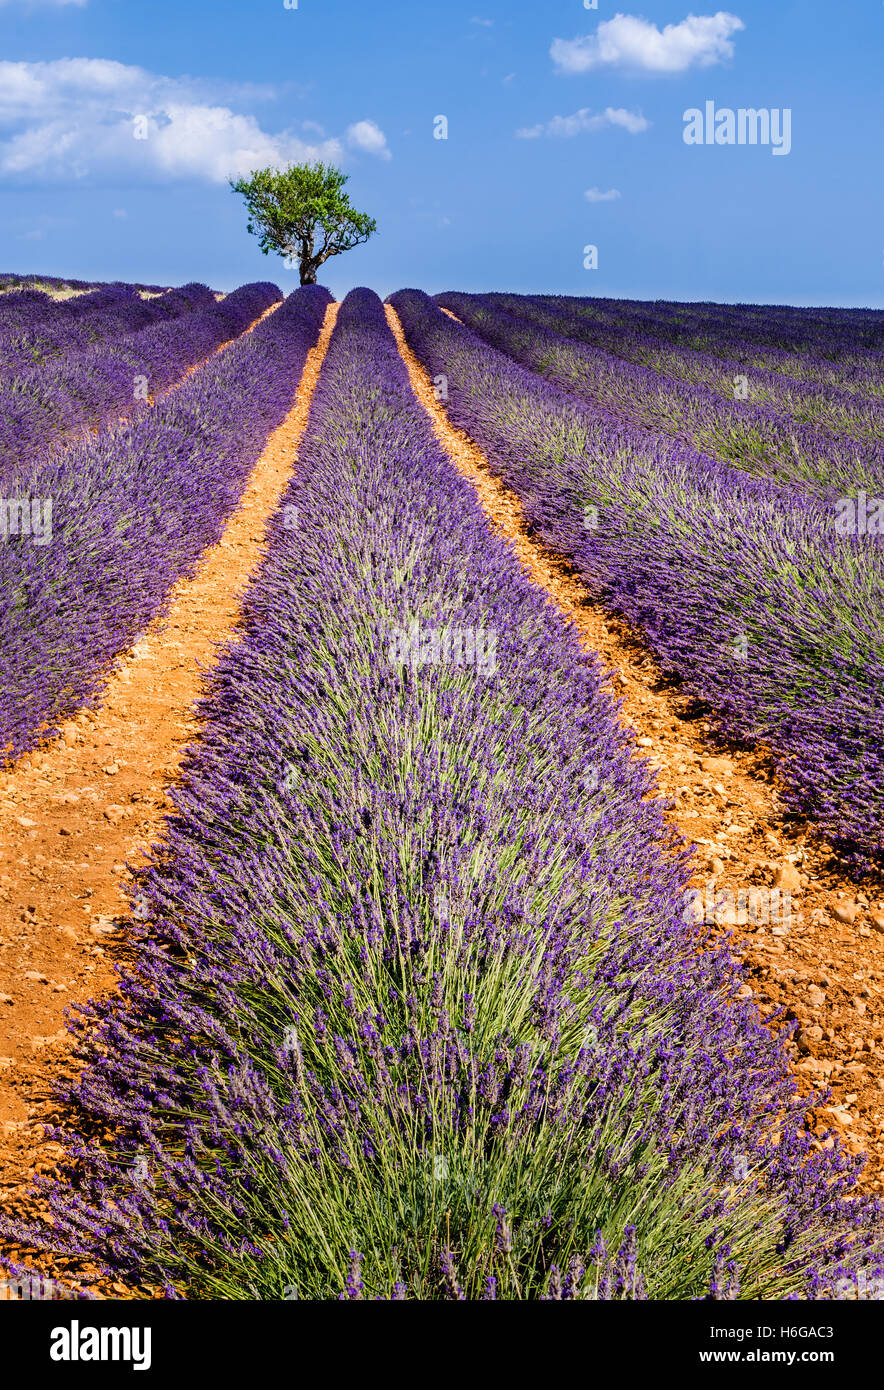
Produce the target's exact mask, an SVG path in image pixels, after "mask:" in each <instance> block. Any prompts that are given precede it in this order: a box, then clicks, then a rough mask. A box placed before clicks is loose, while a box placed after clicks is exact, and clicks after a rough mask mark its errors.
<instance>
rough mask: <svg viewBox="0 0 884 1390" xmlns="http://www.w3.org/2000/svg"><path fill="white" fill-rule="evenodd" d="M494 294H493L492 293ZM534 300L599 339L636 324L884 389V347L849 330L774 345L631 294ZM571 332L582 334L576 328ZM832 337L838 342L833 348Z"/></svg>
mask: <svg viewBox="0 0 884 1390" xmlns="http://www.w3.org/2000/svg"><path fill="white" fill-rule="evenodd" d="M490 297H491V298H494V296H490ZM524 298H525V299H530V300H531V301H532V302H533V303H534V304H535V305H537V306H538V307H541V308H545V309H551V310H553V311H555V312H558V313H565V314H567V315H568V316H569V318H572V319H573V320H574V321H575V324H580V325H582V327H583V329H584V331H585V332H586V333H587V334H588V335H589V336H588V338H587V341H590V342H593V341H595V334H594V330H596V331H598V330H601V331H608V332H611V331H615V332H616V331H617V330H627V331H628V329H629V328H632V329H635V330H636V331H638V332H641V333H646V334H649V335H652V336H654V337H655V338H657V339H659V340H660V341H661V343H664V344H666V346H667V347H669V348H670V349H673V350H679V349H681V350H685V351H697V352H701V353H703V354H706V355H708V356H709V357H712V358H716V357H717V358H737V359H738V360H739V361H740V362H741V364H742V368H743V370H744V371H753V372H757V371H764V372H772V373H777V374H778V375H781V376H785V377H787V378H789V379H790V380H795V381H798V382H804V383H806V384H808V385H809V386H820V387H827V388H831V389H834V390H839V391H845V392H849V393H852V394H857V395H862V396H868V397H870V398H873V399H878V398H880V397H881V396H882V395H884V353H881V352H868V351H863V350H861V349H860V348H859V347H858V345H857V342H856V338H855V337H854V336H852V335H851V334H850V332H849V330H845V329H844V328H842V329H841V331H840V332H839V333H837V334H831V333H830V334H829V335H828V336H827V338H826V339H825V341H824V342H823V343H822V344H818V345H816V347H815V348H814V350H813V351H810V350H809V349H807V348H804V349H802V350H801V351H795V350H792V351H790V350H788V349H787V348H782V347H774V346H772V345H770V344H767V343H765V344H760V343H756V342H750V341H747V339H746V338H745V337H744V336H743V335H742V334H741V332H740V328H739V325H738V324H736V323H734V324H733V325H729V326H725V325H719V326H716V327H712V326H710V327H709V328H707V329H706V330H705V331H699V330H696V329H693V330H688V329H687V328H686V327H685V326H684V325H679V324H673V323H672V322H671V321H670V320H664V319H662V318H661V316H660V315H656V316H654V315H648V314H645V313H641V312H639V311H637V310H635V309H633V308H631V307H630V301H628V300H594V299H576V298H571V297H568V296H557V295H550V296H544V295H531V296H524ZM570 336H573V337H578V336H580V334H578V333H577V332H574V333H572V334H571V335H570ZM833 340H834V341H835V342H836V343H837V347H836V348H835V350H834V351H832V347H831V345H832V342H833Z"/></svg>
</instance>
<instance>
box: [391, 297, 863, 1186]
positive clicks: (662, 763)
mask: <svg viewBox="0 0 884 1390" xmlns="http://www.w3.org/2000/svg"><path fill="white" fill-rule="evenodd" d="M386 310H387V320H388V322H389V324H390V327H391V328H392V330H393V333H394V334H395V336H396V341H397V343H398V345H399V350H400V352H401V354H402V356H403V358H404V360H405V363H406V365H407V367H408V370H409V374H410V376H411V382H412V386H413V387H414V390H415V393H416V395H417V396H418V399H419V400H420V401H421V403H422V405H423V406H424V407H425V409H426V410H427V412H428V413H429V415H430V418H431V419H432V421H433V425H434V427H435V430H436V434H437V436H438V438H439V440H440V442H441V443H442V444H443V445H444V447H445V449H446V450H447V451H448V453H449V454H450V455H451V457H452V459H453V460H454V462H455V464H456V466H457V467H458V468H459V469H460V471H461V472H462V473H463V474H464V476H465V477H467V478H469V479H470V481H471V482H473V483H474V484H475V487H476V490H477V492H478V495H479V499H480V501H481V503H482V506H483V507H484V509H485V511H486V513H487V515H488V518H489V522H490V524H491V525H492V527H493V528H494V529H495V530H496V531H497V532H498V533H499V534H500V535H502V536H504V537H506V539H508V540H509V541H511V543H512V545H513V549H514V551H515V554H516V556H517V557H518V559H519V561H520V563H521V564H522V565H523V566H524V567H525V569H526V570H527V571H528V573H529V574H530V575H531V577H532V578H533V579H534V580H535V582H536V583H538V584H539V585H540V586H541V587H542V588H543V589H544V590H546V592H547V593H548V594H549V595H550V596H551V598H552V599H553V601H554V602H555V603H556V604H557V606H558V607H559V608H560V609H561V611H562V612H563V613H565V614H566V615H567V617H569V618H570V619H571V620H572V621H573V622H574V623H575V625H576V626H577V628H578V630H579V632H580V637H581V640H582V642H583V644H584V646H585V647H587V648H588V649H590V650H592V651H595V652H597V653H599V655H600V656H601V657H602V659H603V661H604V663H605V665H606V666H607V667H608V668H609V671H610V676H609V680H610V685H611V688H612V690H613V692H614V693H615V695H616V696H617V697H618V699H620V700H622V702H623V704H622V718H623V719H624V722H625V723H627V724H628V725H629V726H630V727H631V728H633V729H634V731H635V733H636V736H637V739H638V743H639V745H640V747H641V748H642V749H643V751H644V752H645V753H646V754H647V756H648V757H649V758H650V759H651V760H652V762H653V763H654V765H655V766H656V767H657V769H658V770H659V789H660V792H661V793H663V794H665V795H667V796H668V797H670V798H672V799H673V801H674V803H675V807H674V810H672V812H671V819H672V820H673V821H674V822H675V823H677V825H678V826H679V828H680V829H681V831H682V833H683V834H684V836H685V838H686V839H687V840H688V841H692V842H693V843H694V844H695V846H696V850H697V853H696V862H697V873H696V875H695V879H694V883H695V884H696V886H697V887H698V889H700V890H701V893H700V895H698V898H697V900H696V910H697V915H698V916H705V917H706V919H707V920H709V921H710V922H711V921H715V922H716V923H717V924H718V925H719V926H720V927H721V928H723V929H725V930H730V931H732V932H733V934H734V938H735V941H734V949H735V950H736V952H737V953H738V954H740V955H743V956H744V957H745V961H746V966H747V972H748V973H747V981H748V983H747V984H746V985H744V987H743V988H744V990H745V991H746V992H747V993H750V994H752V995H754V997H755V998H756V1000H757V1003H758V1007H759V1009H760V1011H761V1013H762V1015H763V1016H767V1015H769V1014H771V1013H773V1012H774V1011H775V1010H776V1009H777V1008H778V1007H782V1008H783V1009H784V1010H785V1012H786V1016H787V1017H788V1018H791V1019H798V1020H799V1031H798V1033H797V1035H796V1037H797V1042H796V1044H795V1045H794V1048H793V1052H794V1062H795V1074H796V1077H797V1078H798V1081H799V1085H800V1087H801V1089H802V1093H807V1092H808V1091H809V1090H811V1089H812V1088H814V1087H816V1088H820V1087H822V1086H824V1085H826V1084H828V1085H829V1086H830V1087H831V1090H832V1099H831V1102H830V1103H829V1104H828V1105H827V1106H825V1107H823V1108H821V1109H820V1110H818V1111H817V1112H816V1113H815V1114H814V1116H813V1122H814V1126H815V1128H816V1130H817V1132H818V1133H820V1134H822V1133H823V1132H824V1131H826V1130H837V1131H839V1132H840V1133H841V1134H842V1137H843V1139H844V1142H845V1144H846V1145H847V1147H848V1148H850V1149H851V1150H852V1151H853V1152H855V1153H859V1152H863V1153H866V1154H868V1157H869V1163H868V1166H867V1169H866V1173H865V1175H864V1182H865V1185H866V1186H867V1187H870V1188H872V1189H874V1190H877V1191H881V1192H884V1134H882V1127H881V1126H882V1119H884V1046H882V1043H884V887H879V888H878V890H877V893H878V894H880V897H881V899H882V900H880V901H879V900H878V899H877V898H875V899H873V900H872V901H871V902H870V901H869V898H868V897H867V896H866V895H864V894H858V893H857V890H856V886H855V885H853V884H851V883H850V881H849V880H848V879H847V878H845V877H843V876H842V875H840V874H839V871H838V867H837V863H836V861H835V860H834V858H833V856H832V854H831V851H830V850H828V849H827V847H826V846H824V845H821V844H820V843H819V842H818V841H816V840H815V839H814V838H812V837H811V835H810V833H809V831H808V827H807V826H806V824H805V823H804V822H802V821H800V820H798V819H796V818H794V817H792V816H788V815H786V814H785V813H784V811H783V809H782V803H781V801H780V798H779V795H778V792H777V788H776V784H775V781H774V778H773V776H772V774H771V769H770V765H769V763H768V761H767V760H766V759H765V758H764V757H763V756H762V755H760V754H758V753H755V752H751V751H747V750H745V749H740V748H736V747H731V748H729V749H728V750H727V751H726V753H724V754H723V753H722V752H721V750H720V748H714V747H713V746H712V745H711V743H710V741H709V738H708V735H709V733H710V726H709V724H708V723H707V722H705V721H704V719H703V717H702V712H698V710H697V707H696V705H695V703H694V702H693V701H691V700H690V699H689V698H688V697H687V696H686V695H685V693H684V691H683V690H682V689H681V688H680V687H679V686H677V685H672V684H666V683H665V682H664V681H663V680H662V679H661V674H660V670H659V668H658V666H657V664H656V662H655V660H654V658H653V656H652V655H651V653H650V652H649V651H648V649H647V647H646V646H645V645H644V643H643V641H642V639H641V637H640V636H639V635H638V634H636V633H635V632H632V631H631V630H630V629H629V628H628V626H627V625H626V624H625V623H624V622H622V621H621V620H619V619H618V618H617V617H616V616H612V615H611V613H609V612H606V610H605V608H604V606H603V605H602V604H601V603H600V602H598V601H596V600H595V599H594V598H593V597H592V595H591V594H590V593H589V592H588V591H587V589H586V587H585V586H584V585H583V584H582V583H581V582H580V580H579V579H578V578H577V577H576V575H575V572H574V570H573V567H572V566H571V565H570V564H569V563H568V562H567V561H566V560H564V559H562V558H560V557H558V556H556V555H554V554H552V553H551V552H550V551H548V550H547V549H546V548H545V547H544V546H543V545H541V544H540V542H539V541H537V540H536V539H535V538H534V537H533V536H532V535H531V533H530V530H529V527H528V525H527V523H526V521H525V518H524V514H523V512H522V506H521V503H520V501H519V499H518V498H517V497H516V495H515V494H514V493H512V492H510V491H509V489H508V488H507V487H506V486H505V485H504V484H503V483H501V482H500V481H499V480H498V479H497V478H495V477H494V476H493V475H492V473H491V470H490V468H489V466H488V463H487V462H486V460H485V458H484V457H483V455H482V453H481V451H480V450H479V449H478V448H477V447H476V445H475V444H474V443H473V442H472V440H470V439H469V438H468V437H467V436H466V435H465V434H462V433H461V432H460V431H459V430H456V429H454V427H453V426H452V425H451V423H450V421H449V420H448V417H447V416H446V414H445V411H444V410H443V408H442V406H441V405H440V404H439V403H438V401H437V400H436V399H435V396H434V393H433V387H432V384H431V382H430V379H429V377H428V375H427V374H426V373H425V372H424V370H423V368H422V367H421V366H420V364H419V362H418V361H417V359H416V358H415V356H414V354H413V353H412V352H411V351H410V349H409V348H408V346H407V344H406V343H405V339H404V336H403V333H402V329H401V325H400V324H399V321H398V318H397V316H396V313H395V311H394V310H393V308H392V307H391V306H390V305H387V306H386ZM451 317H452V318H454V317H455V315H453V314H452V315H451ZM775 888H777V889H778V892H774V891H773V890H774V889H775ZM818 1142H822V1141H818ZM825 1142H828V1143H829V1144H831V1142H832V1141H831V1140H828V1141H825Z"/></svg>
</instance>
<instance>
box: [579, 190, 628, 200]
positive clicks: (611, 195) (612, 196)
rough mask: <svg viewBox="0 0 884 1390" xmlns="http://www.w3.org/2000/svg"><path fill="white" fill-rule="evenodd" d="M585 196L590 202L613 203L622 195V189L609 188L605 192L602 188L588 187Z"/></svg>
mask: <svg viewBox="0 0 884 1390" xmlns="http://www.w3.org/2000/svg"><path fill="white" fill-rule="evenodd" d="M583 196H584V198H585V199H586V201H587V202H588V203H613V202H616V200H617V199H618V198H619V197H620V189H619V188H609V189H608V191H607V192H606V193H603V192H602V190H601V189H600V188H587V190H586V192H585V193H584V195H583Z"/></svg>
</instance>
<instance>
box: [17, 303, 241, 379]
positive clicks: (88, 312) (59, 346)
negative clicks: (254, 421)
mask: <svg viewBox="0 0 884 1390" xmlns="http://www.w3.org/2000/svg"><path fill="white" fill-rule="evenodd" d="M80 303H81V304H82V312H79V313H76V314H75V313H73V312H70V313H66V312H64V310H66V309H68V308H70V309H71V310H73V309H74V307H75V306H76V305H77V301H76V300H69V301H67V303H65V304H62V305H59V306H58V309H57V310H56V312H55V313H52V314H49V315H47V314H46V310H45V309H44V308H43V307H42V306H39V305H38V306H35V307H34V309H33V311H32V313H30V314H28V313H22V312H21V310H19V311H18V312H17V313H16V314H15V315H7V316H5V317H2V316H0V372H2V373H4V374H5V375H11V374H14V373H20V372H23V371H27V370H29V369H31V368H34V367H38V366H40V365H42V364H43V363H45V362H53V361H57V360H58V359H59V358H60V357H63V356H64V355H65V354H68V353H72V352H82V351H83V350H85V349H87V348H90V347H92V345H93V344H95V343H99V342H105V343H107V342H109V341H110V340H112V339H114V338H120V337H124V336H125V335H126V334H129V333H135V332H137V331H138V330H139V329H143V328H148V327H149V326H150V325H151V324H154V323H164V322H168V321H171V320H172V319H177V318H180V317H181V315H182V314H187V313H189V312H190V311H191V310H192V309H197V308H206V307H207V306H209V305H214V303H215V296H214V294H213V292H212V291H211V290H210V289H209V287H208V286H207V285H199V284H192V285H184V286H182V288H181V289H180V290H170V291H169V292H168V293H167V294H161V295H156V296H155V297H154V298H152V299H142V298H141V296H140V295H139V294H136V293H135V291H134V290H131V289H129V288H120V289H114V290H107V291H105V290H102V291H99V292H98V293H97V294H95V295H83V296H82V297H81V301H80Z"/></svg>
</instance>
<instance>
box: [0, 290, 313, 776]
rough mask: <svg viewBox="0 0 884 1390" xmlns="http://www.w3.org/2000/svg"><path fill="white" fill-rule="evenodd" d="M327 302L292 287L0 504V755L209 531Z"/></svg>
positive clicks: (186, 564)
mask: <svg viewBox="0 0 884 1390" xmlns="http://www.w3.org/2000/svg"><path fill="white" fill-rule="evenodd" d="M328 300H329V295H328V292H327V291H325V290H320V289H311V290H309V291H305V290H302V291H299V292H297V293H296V294H294V295H292V296H290V298H289V299H288V300H287V301H286V303H285V304H284V305H283V306H282V307H281V308H280V309H278V310H277V312H276V313H275V314H273V315H272V316H271V317H270V318H269V319H267V320H266V321H265V322H264V323H262V324H260V325H259V326H258V327H257V328H256V329H255V331H254V333H252V334H251V335H249V336H248V337H247V338H242V339H241V340H240V341H238V342H237V343H235V344H233V345H232V346H231V347H230V348H228V349H227V351H225V352H223V353H221V354H219V355H218V356H217V357H214V358H212V359H211V360H210V361H209V362H207V363H206V364H205V365H204V366H202V367H201V368H200V369H199V370H198V371H197V372H195V373H194V374H193V375H192V376H191V377H190V378H189V380H188V381H187V382H185V383H184V384H183V385H181V386H180V387H178V388H177V389H176V390H174V391H172V392H170V393H169V395H168V396H167V397H166V398H164V399H163V400H162V401H161V402H160V403H159V404H158V405H156V406H155V407H154V409H153V410H151V411H149V412H147V413H145V414H143V415H141V416H139V417H138V418H137V419H135V420H134V421H132V422H131V423H129V424H127V425H124V426H121V427H119V428H117V429H115V430H112V431H108V432H107V433H106V434H104V435H102V436H101V437H100V438H98V439H96V440H94V441H92V442H87V443H82V444H75V445H72V446H71V448H70V449H68V450H66V451H65V452H64V454H63V455H61V456H58V457H55V458H51V457H50V458H45V459H43V460H42V461H41V462H39V463H38V464H36V465H35V466H33V467H32V468H31V469H30V470H29V471H28V473H27V476H26V477H25V476H23V477H21V478H20V479H19V480H18V482H17V484H16V485H15V486H14V488H13V490H12V491H11V492H9V493H7V495H6V497H5V498H4V499H3V500H2V502H0V592H2V593H3V597H4V605H3V609H2V612H0V686H2V689H3V692H4V700H3V705H2V708H0V755H5V756H8V757H11V758H15V757H17V756H19V755H20V754H21V753H23V752H24V751H25V750H26V749H28V748H31V747H33V746H34V744H35V743H36V742H37V741H39V740H40V739H41V738H43V737H45V736H47V735H48V734H49V733H51V732H52V731H53V730H54V728H55V727H56V725H57V723H58V721H59V720H61V719H63V718H65V717H67V716H68V715H70V714H71V713H72V712H73V711H74V710H76V709H77V708H78V707H79V706H81V705H82V704H84V703H86V702H88V701H90V700H92V699H94V698H95V697H96V695H97V694H98V692H99V691H100V690H101V689H102V687H103V683H104V681H105V679H106V676H107V672H108V669H109V666H110V663H111V662H112V661H113V659H114V658H115V657H116V656H117V655H118V654H119V653H120V652H121V651H123V650H125V648H126V647H127V645H128V644H129V643H130V642H131V641H132V640H133V638H134V637H135V636H136V635H137V634H138V633H139V632H141V631H142V630H143V628H144V627H145V626H146V625H147V623H148V622H149V621H150V620H151V619H152V618H153V617H155V616H156V614H157V613H159V612H160V611H161V610H162V608H163V606H164V604H165V602H166V600H167V597H168V594H169V591H170V590H171V588H172V586H173V585H174V584H175V582H176V581H177V580H178V579H180V578H181V577H182V576H185V575H188V574H190V573H191V572H192V571H193V569H194V567H195V565H196V564H197V561H198V560H199V557H200V555H201V554H202V552H203V551H204V550H205V548H206V547H207V546H209V545H211V544H213V543H214V542H215V541H216V540H217V539H218V537H219V535H220V534H221V530H222V527H223V525H224V522H225V520H226V518H227V517H228V516H229V514H230V512H231V511H232V510H233V508H234V507H235V506H236V504H237V502H238V500H239V497H240V495H241V493H242V489H243V486H244V484H245V482H246V479H247V478H248V475H249V472H250V470H251V468H252V466H253V465H254V462H255V460H256V459H257V457H258V456H259V454H260V452H261V449H262V447H263V445H264V442H265V440H266V438H267V435H268V434H269V432H270V431H271V430H272V429H273V428H274V427H275V426H276V425H278V424H279V423H280V422H281V420H282V419H283V418H284V416H285V414H286V411H287V410H288V408H289V407H290V405H291V402H292V399H293V396H294V391H295V388H296V386H297V381H298V377H299V374H300V372H301V369H302V367H303V365H304V361H305V358H306V354H307V352H308V351H309V349H310V348H311V347H312V346H313V345H314V344H315V342H316V340H317V336H318V333H319V329H320V326H321V322H322V317H323V313H324V310H325V306H326V304H327V303H328ZM252 307H254V306H252ZM179 328H180V325H179Z"/></svg>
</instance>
